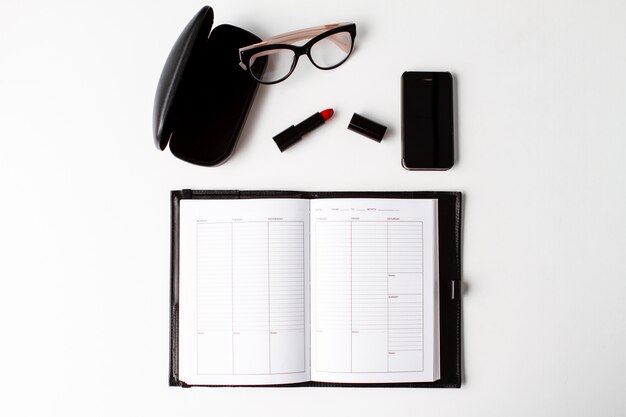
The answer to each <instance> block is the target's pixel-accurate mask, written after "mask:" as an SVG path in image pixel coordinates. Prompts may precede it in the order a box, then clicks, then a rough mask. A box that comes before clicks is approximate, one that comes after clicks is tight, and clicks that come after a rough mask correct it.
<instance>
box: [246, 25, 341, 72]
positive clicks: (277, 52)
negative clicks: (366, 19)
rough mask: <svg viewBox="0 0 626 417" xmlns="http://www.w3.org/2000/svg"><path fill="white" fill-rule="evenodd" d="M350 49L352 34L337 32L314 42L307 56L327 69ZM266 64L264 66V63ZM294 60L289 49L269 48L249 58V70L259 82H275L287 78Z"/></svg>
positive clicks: (293, 53) (320, 66)
mask: <svg viewBox="0 0 626 417" xmlns="http://www.w3.org/2000/svg"><path fill="white" fill-rule="evenodd" d="M351 50H352V36H351V35H350V33H349V32H337V33H334V34H332V35H329V36H327V37H325V38H322V39H320V40H318V41H317V42H315V43H314V44H313V45H312V46H311V49H310V52H309V57H310V58H311V61H312V62H313V64H315V65H316V66H317V67H319V68H322V69H329V68H333V67H336V66H338V65H340V64H341V63H342V62H343V61H345V60H346V59H347V58H348V56H349V55H350V52H351ZM265 61H267V65H266V66H265V68H264V63H265ZM295 62H296V54H295V52H294V51H292V50H291V49H282V48H279V49H269V50H265V51H261V52H258V53H256V54H254V55H252V57H251V58H250V72H251V73H252V75H253V76H254V78H256V79H257V80H259V81H260V82H263V83H275V82H278V81H282V80H283V79H285V78H287V77H288V76H289V74H291V71H292V69H293V66H294V64H295Z"/></svg>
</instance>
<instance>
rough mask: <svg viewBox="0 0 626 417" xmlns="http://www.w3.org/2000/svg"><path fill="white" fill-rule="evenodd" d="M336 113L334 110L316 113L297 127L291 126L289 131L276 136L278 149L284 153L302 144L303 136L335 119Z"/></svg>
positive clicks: (275, 140)
mask: <svg viewBox="0 0 626 417" xmlns="http://www.w3.org/2000/svg"><path fill="white" fill-rule="evenodd" d="M334 113H335V112H334V111H333V109H326V110H322V111H321V112H319V113H315V114H314V115H313V116H311V117H309V118H307V119H305V120H304V121H302V122H301V123H298V124H297V125H295V126H293V125H292V126H289V127H288V128H287V129H285V130H283V131H282V132H280V133H279V134H278V135H276V136H274V142H276V145H278V149H280V151H281V152H284V151H285V149H287V148H289V147H290V146H292V145H294V144H296V143H298V142H300V140H301V139H302V136H303V135H306V134H307V133H309V132H310V131H312V130H314V129H316V128H318V127H320V126H321V125H323V124H324V122H326V121H327V120H328V119H330V118H331V117H333V114H334Z"/></svg>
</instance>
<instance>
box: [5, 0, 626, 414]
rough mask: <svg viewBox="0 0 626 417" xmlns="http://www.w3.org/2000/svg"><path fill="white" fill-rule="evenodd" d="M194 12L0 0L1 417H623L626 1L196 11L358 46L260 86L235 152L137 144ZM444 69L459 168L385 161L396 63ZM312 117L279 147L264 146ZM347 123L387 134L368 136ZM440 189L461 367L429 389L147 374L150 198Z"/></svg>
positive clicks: (154, 368) (152, 331) (154, 321)
mask: <svg viewBox="0 0 626 417" xmlns="http://www.w3.org/2000/svg"><path fill="white" fill-rule="evenodd" d="M202 5H203V2H198V1H179V2H165V1H156V2H155V1H152V2H150V1H141V2H130V1H128V2H127V1H124V2H122V1H106V2H105V1H82V2H78V1H76V2H63V1H57V2H38V3H35V2H25V1H13V0H3V1H2V3H1V4H0V127H1V129H2V130H1V133H2V136H1V141H2V150H1V151H0V189H1V190H2V204H1V205H0V215H1V217H0V218H1V219H2V220H1V222H2V223H1V229H0V254H1V255H0V259H1V265H0V271H1V272H0V275H1V277H2V278H1V279H2V302H1V303H0V317H1V319H0V320H1V327H0V329H1V331H2V342H1V343H0V357H1V358H2V360H1V363H2V366H1V367H0V370H1V373H2V376H1V378H0V380H1V382H0V397H1V398H2V399H1V401H0V413H1V414H3V415H65V416H73V415H150V416H166V415H167V416H174V415H177V416H179V415H180V416H182V415H190V416H199V415H224V416H226V415H233V416H239V415H241V416H243V415H254V416H258V415H272V416H288V415H290V416H291V415H301V416H321V415H362V416H374V415H397V416H401V415H402V416H403V415H442V416H448V415H463V416H470V415H481V416H484V415H496V414H498V415H520V416H525V415H589V414H595V415H623V414H625V413H626V397H625V396H624V392H623V391H624V388H625V384H624V373H625V372H626V358H625V357H624V352H625V350H626V332H625V325H626V303H625V302H624V294H626V266H625V265H626V263H625V262H624V252H625V250H626V233H625V232H626V224H625V221H624V213H625V211H626V193H625V191H624V179H625V176H626V175H625V173H626V171H625V169H624V166H623V164H624V159H625V157H626V125H625V122H624V114H625V110H626V105H625V98H624V97H625V95H626V78H625V76H624V74H626V53H625V52H624V47H623V44H622V42H623V41H624V39H625V38H626V25H624V22H625V21H626V6H624V3H623V2H620V1H593V2H592V1H575V2H574V1H515V2H512V1H474V2H468V1H441V0H437V1H414V2H409V1H407V2H396V1H385V2H382V1H359V2H357V1H354V2H337V1H323V0H318V1H314V2H313V1H310V2H306V3H304V2H302V3H295V2H289V1H271V0H267V1H263V2H260V1H238V2H226V1H214V2H213V3H212V4H211V5H212V6H213V8H214V10H215V16H216V17H215V19H216V20H215V21H216V24H220V23H230V24H234V25H237V26H241V27H244V28H246V29H248V30H250V31H252V32H255V33H257V34H258V35H259V36H261V37H268V36H271V35H274V34H277V33H282V32H286V31H289V30H293V29H299V28H303V27H308V26H314V25H318V24H323V23H330V22H337V21H346V20H348V21H349V20H353V21H355V22H356V23H357V28H358V36H357V45H358V47H357V48H358V49H357V50H356V51H355V52H354V54H353V56H352V57H351V58H350V60H349V61H348V62H346V64H344V66H342V67H340V68H338V69H336V70H333V71H327V72H322V71H318V70H316V69H315V68H314V67H313V66H312V65H310V64H309V63H307V62H306V61H301V62H300V64H299V66H298V68H297V70H296V72H295V73H294V74H293V75H292V77H291V78H290V79H288V80H287V81H285V82H283V83H282V84H279V85H276V86H272V87H265V88H261V89H260V91H259V94H258V97H257V100H256V103H255V107H254V109H253V111H252V113H251V115H250V118H249V121H248V123H247V125H246V128H245V131H244V132H243V135H242V138H241V140H240V143H239V145H238V147H237V150H236V153H235V154H234V155H233V157H232V158H231V159H230V160H229V161H228V162H227V163H226V164H225V165H223V166H221V167H218V168H213V169H211V168H203V167H196V166H192V165H189V164H187V163H184V162H182V161H179V160H178V159H176V158H174V157H173V156H172V155H171V154H170V153H169V150H166V151H165V152H159V151H157V150H156V148H155V146H154V144H153V143H152V131H151V129H152V101H153V97H154V91H155V88H156V84H157V80H158V77H159V74H160V71H161V68H162V66H163V63H164V62H165V59H166V57H167V54H168V52H169V50H170V47H171V46H172V44H173V43H174V41H175V39H176V38H177V36H178V34H179V33H180V31H181V30H182V28H183V27H184V26H185V24H186V23H187V22H188V20H189V19H190V18H191V17H192V16H193V15H194V14H195V13H196V11H197V10H198V9H199V8H200V7H201V6H202ZM405 70H448V71H451V72H452V73H453V74H454V75H455V82H456V87H457V106H456V107H457V115H458V116H457V137H458V149H457V150H458V160H457V163H456V165H455V166H454V168H453V169H451V170H450V171H448V172H408V171H405V170H404V169H403V168H401V166H400V134H399V129H400V88H399V87H400V75H401V73H402V72H403V71H405ZM326 107H334V108H335V110H336V112H337V113H336V115H335V117H334V118H333V119H332V120H331V121H329V122H328V123H327V124H326V125H325V126H323V127H321V128H319V129H318V130H316V131H315V132H314V133H312V134H310V135H309V136H308V137H306V138H305V140H303V142H302V143H300V144H298V145H297V146H296V147H294V148H292V149H290V150H289V151H288V152H286V153H285V154H280V152H278V150H277V149H276V146H275V144H274V143H273V142H272V140H271V137H272V136H273V135H274V134H276V133H278V132H279V131H281V130H282V129H284V128H286V127H287V126H288V125H290V124H292V123H294V122H299V121H301V120H302V119H304V118H305V117H307V116H309V115H310V114H312V113H313V112H315V111H318V110H322V109H324V108H326ZM353 112H359V113H361V114H363V115H366V116H370V117H372V118H374V119H376V120H378V121H380V122H381V123H383V124H386V125H388V126H389V131H388V133H387V136H386V137H385V139H384V140H383V142H382V143H380V144H377V143H375V142H372V141H369V140H367V139H365V138H362V137H360V136H358V135H356V134H354V133H353V132H350V131H348V130H346V126H347V124H348V121H349V118H350V116H351V115H352V113H353ZM181 188H207V189H211V188H219V189H227V188H239V189H297V190H460V191H463V192H464V195H465V206H464V211H465V217H464V230H463V232H464V253H463V256H464V259H463V279H464V280H465V283H466V286H467V291H466V293H465V295H464V304H463V314H464V329H463V330H464V334H463V339H464V372H465V377H464V381H463V386H462V388H461V389H460V390H451V389H325V388H322V389H320V388H317V389H312V388H311V389H273V388H269V389H180V388H170V387H168V386H167V370H168V362H167V361H168V300H169V292H168V291H169V191H170V190H172V189H181Z"/></svg>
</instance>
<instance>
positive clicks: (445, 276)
mask: <svg viewBox="0 0 626 417" xmlns="http://www.w3.org/2000/svg"><path fill="white" fill-rule="evenodd" d="M461 197H462V196H461V193H460V192H447V191H446V192H440V191H397V192H385V191H383V192H362V191H356V192H353V191H349V192H346V191H338V192H300V191H237V190H210V191H209V190H182V191H172V194H171V204H172V212H171V216H172V219H171V283H170V373H169V385H170V386H182V387H189V386H190V385H189V384H186V383H185V382H184V381H181V380H180V379H179V378H178V282H179V281H178V255H179V254H178V249H179V246H178V245H179V240H178V238H179V207H180V205H179V203H180V200H181V199H246V198H304V199H316V198H409V199H419V198H435V199H437V204H438V207H439V213H438V214H439V215H438V217H439V308H440V311H439V321H440V361H441V363H440V366H441V378H440V379H439V380H438V381H434V382H418V383H415V382H413V383H391V384H389V383H374V384H369V383H368V384H343V383H341V384H340V383H328V382H302V383H297V384H285V385H259V386H263V387H303V386H312V387H406V388H420V387H425V388H426V387H431V388H459V387H460V386H461V295H460V294H461ZM229 386H232V385H229ZM245 386H248V387H249V386H250V385H245Z"/></svg>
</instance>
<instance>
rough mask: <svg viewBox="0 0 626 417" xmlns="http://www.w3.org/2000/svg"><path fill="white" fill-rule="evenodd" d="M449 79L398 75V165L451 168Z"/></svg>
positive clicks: (443, 74)
mask: <svg viewBox="0 0 626 417" xmlns="http://www.w3.org/2000/svg"><path fill="white" fill-rule="evenodd" d="M452 106H453V103H452V75H451V74H450V73H449V72H405V73H404V74H402V165H403V166H404V167H405V168H406V169H421V170H445V169H449V168H451V167H452V165H453V164H454V132H453V130H454V129H453V111H452Z"/></svg>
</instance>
